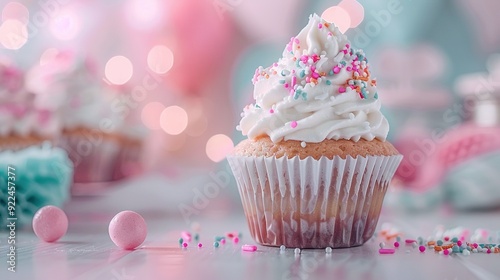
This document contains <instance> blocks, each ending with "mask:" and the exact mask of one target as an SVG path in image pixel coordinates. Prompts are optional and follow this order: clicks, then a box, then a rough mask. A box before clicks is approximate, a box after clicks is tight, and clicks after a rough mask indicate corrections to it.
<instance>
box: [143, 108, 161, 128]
mask: <svg viewBox="0 0 500 280" xmlns="http://www.w3.org/2000/svg"><path fill="white" fill-rule="evenodd" d="M163 110H165V106H164V105H163V104H161V103H160V102H151V103H148V104H146V106H144V108H142V112H141V119H142V123H143V124H144V125H145V126H146V127H147V128H149V129H151V130H159V129H161V125H160V116H161V113H162V112H163Z"/></svg>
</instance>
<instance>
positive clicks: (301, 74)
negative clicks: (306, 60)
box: [300, 70, 306, 78]
mask: <svg viewBox="0 0 500 280" xmlns="http://www.w3.org/2000/svg"><path fill="white" fill-rule="evenodd" d="M305 76H306V70H302V71H300V77H301V78H304V77H305Z"/></svg>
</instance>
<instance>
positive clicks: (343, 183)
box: [228, 15, 402, 248]
mask: <svg viewBox="0 0 500 280" xmlns="http://www.w3.org/2000/svg"><path fill="white" fill-rule="evenodd" d="M253 83H254V86H255V88H254V99H255V103H254V104H251V105H248V106H246V107H245V108H244V110H243V113H242V119H241V121H240V124H239V125H238V126H237V129H238V130H240V131H241V132H242V134H243V135H245V136H247V137H248V139H246V140H243V141H242V142H240V143H239V144H238V145H237V146H236V147H235V149H234V151H233V152H232V153H231V154H230V155H229V156H228V161H229V164H230V166H231V169H232V171H233V174H234V176H235V178H236V181H237V184H238V188H239V192H240V196H241V199H242V203H243V208H244V211H245V215H246V218H247V221H248V225H249V228H250V233H251V235H252V237H253V238H254V239H255V240H256V241H257V242H258V243H260V244H263V245H269V246H280V245H285V246H287V247H298V248H325V247H332V248H340V247H352V246H358V245H361V244H363V243H364V242H366V241H367V240H368V239H370V238H371V237H372V235H373V232H374V230H375V228H376V225H377V222H378V218H379V214H380V210H381V207H382V203H383V199H384V195H385V193H386V190H387V188H388V186H389V183H390V181H391V179H392V177H393V175H394V172H395V171H396V168H397V167H398V165H399V163H400V161H401V159H402V156H401V155H400V154H399V153H398V151H397V150H396V149H395V148H394V147H393V146H392V145H391V144H390V143H389V142H387V141H385V139H386V136H387V133H388V131H389V125H388V122H387V120H386V118H385V117H384V116H383V115H382V113H381V112H380V107H381V104H380V101H379V99H378V93H377V89H376V80H375V79H373V78H372V77H371V74H370V71H369V65H368V60H367V59H366V58H365V55H364V53H363V51H362V50H355V49H353V48H352V47H351V45H350V42H349V41H348V39H347V37H346V36H345V35H343V34H341V33H340V31H339V29H338V28H337V27H335V25H334V24H333V23H328V22H326V21H324V20H323V19H321V18H320V17H319V16H317V15H311V16H310V18H309V23H308V24H307V26H306V27H305V28H304V29H303V30H302V31H301V32H300V33H299V34H298V35H297V36H296V37H292V39H291V40H290V42H289V43H288V44H287V46H286V48H285V50H284V51H283V56H282V58H280V59H279V60H278V62H276V63H274V64H272V65H271V66H270V67H268V68H262V67H259V68H258V69H257V70H256V72H255V76H254V78H253Z"/></svg>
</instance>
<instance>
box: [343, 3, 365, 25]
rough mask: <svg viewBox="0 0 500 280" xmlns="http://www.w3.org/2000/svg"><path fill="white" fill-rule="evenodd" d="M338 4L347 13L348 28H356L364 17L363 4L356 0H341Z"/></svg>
mask: <svg viewBox="0 0 500 280" xmlns="http://www.w3.org/2000/svg"><path fill="white" fill-rule="evenodd" d="M338 6H339V7H341V8H343V9H344V10H345V11H346V12H347V13H349V17H350V20H351V25H350V26H349V27H350V28H356V27H357V26H358V25H359V24H360V23H361V22H362V21H363V19H364V18H365V9H364V8H363V5H361V3H359V2H358V1H356V0H343V1H342V2H340V3H339V4H338Z"/></svg>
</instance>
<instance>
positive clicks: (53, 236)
mask: <svg viewBox="0 0 500 280" xmlns="http://www.w3.org/2000/svg"><path fill="white" fill-rule="evenodd" d="M67 230H68V217H67V216H66V214H65V213H64V211H63V210H61V209H60V208H59V207H56V206H52V205H49V206H45V207H42V208H40V209H39V210H38V211H37V212H36V213H35V216H34V217H33V231H34V232H35V234H36V236H38V238H40V239H41V240H43V241H45V242H54V241H57V240H58V239H59V238H61V237H63V235H65V234H66V231H67Z"/></svg>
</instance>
